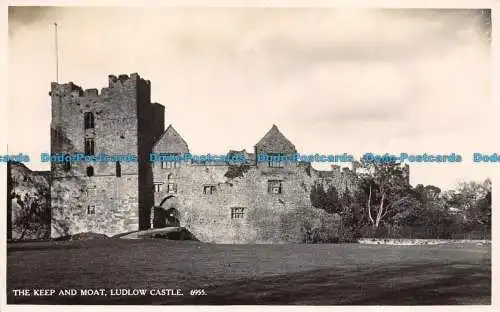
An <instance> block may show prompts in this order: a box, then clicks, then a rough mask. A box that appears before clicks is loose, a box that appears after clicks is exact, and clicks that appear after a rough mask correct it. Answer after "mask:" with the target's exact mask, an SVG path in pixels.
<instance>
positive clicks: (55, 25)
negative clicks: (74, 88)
mask: <svg viewBox="0 0 500 312" xmlns="http://www.w3.org/2000/svg"><path fill="white" fill-rule="evenodd" d="M54 28H55V42H56V82H57V83H59V46H58V42H57V23H54Z"/></svg>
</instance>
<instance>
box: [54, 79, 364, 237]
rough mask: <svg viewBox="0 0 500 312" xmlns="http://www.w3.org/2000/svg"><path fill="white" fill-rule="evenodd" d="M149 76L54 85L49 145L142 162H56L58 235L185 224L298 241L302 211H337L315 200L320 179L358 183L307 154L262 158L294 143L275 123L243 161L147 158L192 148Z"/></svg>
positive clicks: (349, 185) (206, 232)
mask: <svg viewBox="0 0 500 312" xmlns="http://www.w3.org/2000/svg"><path fill="white" fill-rule="evenodd" d="M150 94H151V84H150V82H149V81H148V80H144V79H142V78H141V77H140V76H139V75H138V74H131V75H120V76H118V77H116V76H113V75H110V76H109V86H108V87H107V88H103V89H102V90H101V91H100V92H99V91H98V90H97V89H87V90H83V89H82V88H81V87H79V86H77V85H75V84H73V83H71V82H70V83H66V84H58V83H54V82H53V83H52V84H51V91H50V96H51V99H52V122H51V153H52V154H68V155H72V154H76V153H84V154H85V155H96V154H101V153H104V154H108V155H125V154H135V155H137V157H138V160H139V161H138V162H52V163H51V176H52V182H51V191H50V192H51V207H52V208H51V209H52V224H51V227H52V229H51V236H52V237H58V236H64V235H68V234H75V233H79V232H97V233H104V234H107V235H114V234H118V233H123V232H128V231H135V230H144V229H149V228H151V227H153V228H159V227H165V226H183V227H186V228H187V229H189V230H190V231H191V232H192V233H193V234H194V235H195V236H196V237H197V238H199V239H200V240H202V241H209V242H230V243H245V242H276V241H287V240H294V239H293V238H290V235H291V234H290V233H292V232H294V231H295V230H296V229H297V227H298V226H299V225H298V224H294V223H293V222H291V221H290V220H291V219H293V218H292V217H293V216H296V215H297V214H298V213H309V214H311V218H312V220H316V221H312V222H313V223H314V222H325V220H326V219H328V218H332V215H328V214H326V213H325V212H324V211H322V210H321V211H319V209H315V208H313V207H312V206H311V202H310V199H309V198H310V191H311V187H312V186H313V185H316V184H322V185H324V186H325V188H326V187H328V186H331V185H333V186H335V187H336V189H337V190H339V192H343V191H344V190H346V189H349V190H351V189H353V188H355V187H356V174H355V172H354V171H353V170H349V169H347V168H344V169H343V170H341V169H340V168H339V167H338V166H332V167H334V168H332V170H330V171H320V170H316V169H314V168H313V167H312V166H311V164H310V163H304V162H280V161H269V162H258V161H257V160H256V158H257V156H256V155H258V154H259V153H266V154H268V155H274V154H281V155H288V154H292V153H296V152H297V150H296V148H295V146H294V145H293V144H292V143H291V142H290V141H289V140H288V139H287V138H286V137H285V136H284V135H283V134H282V133H281V132H280V131H279V129H278V127H277V126H275V125H273V126H272V127H271V129H270V130H269V132H268V133H267V134H265V135H264V137H262V139H261V140H260V141H258V142H257V143H256V145H255V147H254V151H251V152H247V151H246V150H242V151H229V152H228V154H231V155H236V154H241V155H244V156H245V159H246V162H245V163H239V164H231V163H224V162H222V163H221V162H217V163H208V162H175V161H162V162H150V161H149V154H150V153H156V154H161V155H182V154H185V153H189V147H188V144H187V143H186V142H185V141H184V139H183V138H182V136H181V135H180V134H179V133H178V132H177V131H176V130H175V129H174V127H173V126H171V125H170V126H168V127H167V128H166V130H165V120H164V110H165V108H164V106H162V105H160V104H158V103H151V98H150Z"/></svg>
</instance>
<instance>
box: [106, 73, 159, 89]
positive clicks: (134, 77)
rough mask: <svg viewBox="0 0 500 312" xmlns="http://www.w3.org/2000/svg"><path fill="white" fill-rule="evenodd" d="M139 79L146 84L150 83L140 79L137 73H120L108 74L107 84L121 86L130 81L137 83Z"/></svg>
mask: <svg viewBox="0 0 500 312" xmlns="http://www.w3.org/2000/svg"><path fill="white" fill-rule="evenodd" d="M139 81H140V82H143V83H144V84H146V85H150V84H151V82H150V81H149V80H145V79H142V78H141V76H139V74H138V73H132V74H130V75H126V74H121V75H118V77H117V76H116V75H108V84H109V87H110V88H112V87H115V86H123V85H126V84H130V83H137V82H139Z"/></svg>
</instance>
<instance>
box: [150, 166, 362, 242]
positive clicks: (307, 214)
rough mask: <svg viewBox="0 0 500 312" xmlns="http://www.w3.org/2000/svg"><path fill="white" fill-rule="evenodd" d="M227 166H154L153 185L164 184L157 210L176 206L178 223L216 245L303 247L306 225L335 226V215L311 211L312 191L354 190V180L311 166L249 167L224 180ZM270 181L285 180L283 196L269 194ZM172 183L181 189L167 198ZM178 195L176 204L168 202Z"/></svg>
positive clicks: (158, 198) (203, 239)
mask: <svg viewBox="0 0 500 312" xmlns="http://www.w3.org/2000/svg"><path fill="white" fill-rule="evenodd" d="M228 168H229V167H228V166H227V165H209V166H205V165H194V164H188V163H181V164H180V166H179V167H178V168H173V169H166V168H161V166H160V165H159V164H155V166H154V169H153V172H154V181H155V182H157V183H159V182H164V183H165V184H164V185H163V186H162V187H161V189H160V191H159V192H156V193H155V205H157V206H159V205H160V204H162V206H163V207H164V208H166V209H168V208H171V204H170V203H173V205H172V207H174V208H176V209H178V211H179V213H180V224H181V226H185V227H186V228H187V229H189V230H190V231H191V232H192V233H193V234H194V235H195V236H196V237H197V238H198V239H200V240H201V241H207V242H216V243H280V242H293V241H296V242H300V241H301V240H302V236H303V233H302V231H303V228H304V227H307V225H306V224H304V223H310V225H311V226H319V225H320V224H331V223H335V222H336V221H338V220H337V219H336V216H334V215H329V214H327V213H326V212H324V211H322V210H319V209H315V208H312V206H311V203H310V198H309V195H310V190H311V186H312V185H313V184H315V183H322V184H324V185H326V186H328V185H335V186H336V187H337V188H338V190H339V192H340V193H342V192H343V191H344V190H345V186H347V187H348V188H349V189H351V190H352V188H353V187H355V180H354V179H353V177H354V176H353V175H350V174H346V173H341V172H338V174H336V173H333V174H331V176H330V177H328V178H320V177H319V176H318V174H317V171H315V170H313V169H312V168H311V167H310V165H309V164H296V163H294V164H290V165H287V166H285V167H284V168H269V167H268V166H267V165H259V166H255V165H252V166H248V167H247V169H248V170H246V171H245V170H244V172H242V175H241V176H239V177H234V178H232V179H230V178H227V177H225V174H226V173H227V172H228ZM269 180H281V181H282V193H281V194H270V193H269V192H268V181H269ZM168 182H171V183H175V184H177V187H176V192H175V193H169V192H168V187H167V184H168ZM208 185H213V186H215V187H216V191H215V193H214V194H204V186H208ZM169 196H175V198H176V199H177V200H176V201H171V200H165V199H166V198H168V197H169ZM233 207H243V208H244V217H243V218H241V219H240V218H236V219H232V218H231V208H233Z"/></svg>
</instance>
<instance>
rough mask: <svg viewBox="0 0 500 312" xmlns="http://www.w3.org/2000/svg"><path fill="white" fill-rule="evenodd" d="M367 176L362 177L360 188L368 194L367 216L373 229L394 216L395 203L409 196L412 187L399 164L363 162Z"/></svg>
mask: <svg viewBox="0 0 500 312" xmlns="http://www.w3.org/2000/svg"><path fill="white" fill-rule="evenodd" d="M361 165H362V166H363V167H364V168H365V169H366V172H368V173H366V174H364V175H362V176H361V183H360V188H361V189H362V191H363V192H364V193H365V194H366V197H367V198H366V214H367V217H368V220H369V223H370V224H371V225H372V227H373V228H378V227H379V225H380V224H381V222H382V221H383V220H385V219H386V218H390V217H392V216H394V214H395V213H396V209H395V207H394V206H393V205H394V203H395V202H396V201H397V200H398V199H400V198H402V197H404V196H406V195H408V194H409V192H410V189H411V186H410V184H409V183H408V180H407V176H406V172H405V170H404V168H403V167H402V166H401V165H400V164H399V163H366V162H361Z"/></svg>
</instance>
